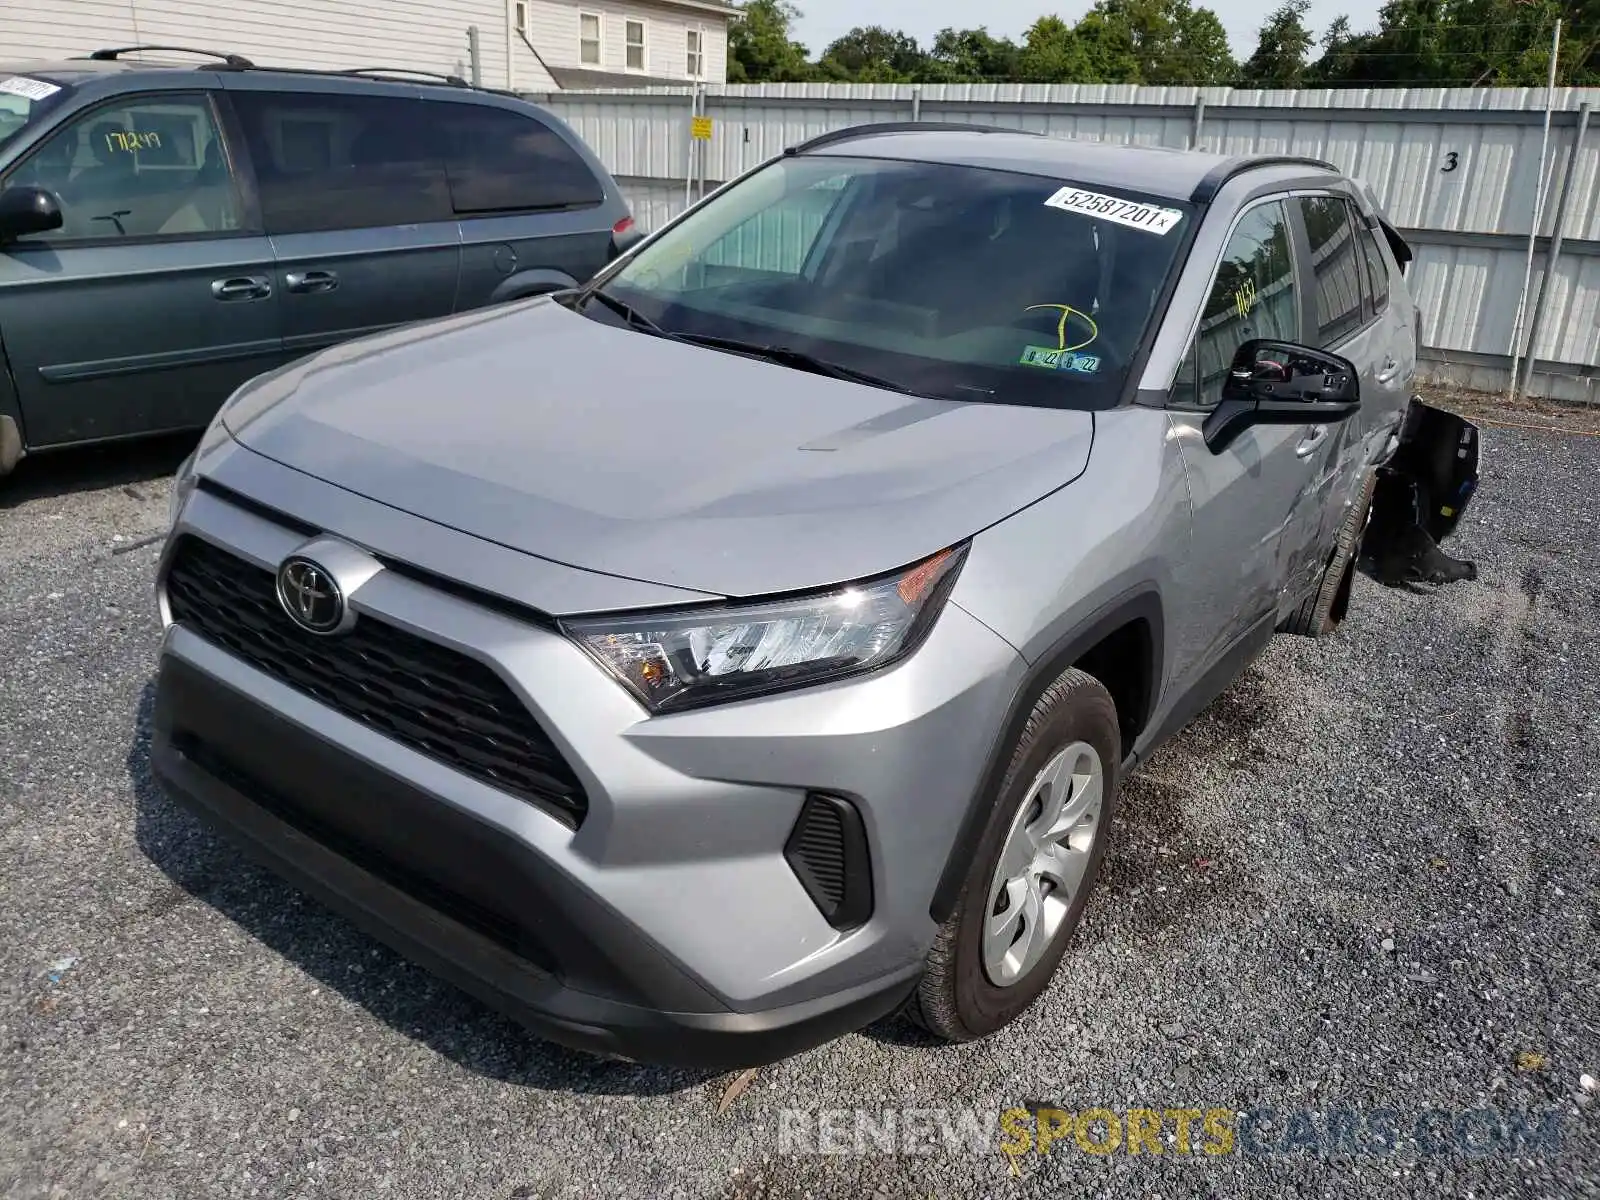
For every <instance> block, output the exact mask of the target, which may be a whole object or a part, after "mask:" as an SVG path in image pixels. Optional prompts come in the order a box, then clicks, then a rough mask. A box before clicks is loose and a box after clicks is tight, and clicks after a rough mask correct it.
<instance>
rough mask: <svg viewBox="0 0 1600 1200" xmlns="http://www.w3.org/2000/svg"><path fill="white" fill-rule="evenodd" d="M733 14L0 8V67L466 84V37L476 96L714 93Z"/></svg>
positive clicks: (422, 4)
mask: <svg viewBox="0 0 1600 1200" xmlns="http://www.w3.org/2000/svg"><path fill="white" fill-rule="evenodd" d="M734 12H735V10H734V8H733V7H732V6H731V5H730V4H728V3H724V2H723V0H228V3H225V4H222V3H203V2H197V0H16V2H14V3H13V2H11V0H0V62H8V61H9V62H17V61H19V60H26V59H36V58H65V57H72V56H75V55H83V54H87V53H89V51H91V50H95V49H99V48H101V47H105V46H131V45H167V46H190V47H200V48H203V49H207V50H218V51H229V52H232V53H235V54H242V55H244V56H245V57H246V58H248V59H250V60H251V61H253V62H255V63H258V64H259V65H261V66H264V67H266V66H284V67H312V68H320V69H338V68H343V67H390V68H405V69H407V70H412V71H433V72H439V73H443V74H450V75H460V76H462V77H463V78H471V77H472V75H473V57H472V53H471V49H470V47H471V45H472V43H473V41H474V40H475V41H476V44H477V68H478V81H479V82H481V83H482V84H483V85H484V86H486V87H498V88H508V89H511V90H514V91H521V92H546V91H555V90H563V89H570V88H590V87H629V86H635V85H644V84H664V83H673V84H680V85H681V84H684V83H688V82H690V81H694V80H704V81H705V82H708V83H721V82H723V81H724V80H725V79H726V78H727V63H728V20H729V18H730V17H731V16H732V15H733V14H734ZM473 29H475V30H476V31H477V33H476V38H475V39H474V38H473V37H472V35H471V34H470V33H469V30H473Z"/></svg>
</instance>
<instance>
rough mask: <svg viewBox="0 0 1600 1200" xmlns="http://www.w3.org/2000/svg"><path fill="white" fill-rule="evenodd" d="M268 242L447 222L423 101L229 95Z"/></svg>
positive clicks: (437, 150)
mask: <svg viewBox="0 0 1600 1200" xmlns="http://www.w3.org/2000/svg"><path fill="white" fill-rule="evenodd" d="M231 96H232V99H233V103H234V106H235V108H236V109H237V110H238V113H239V119H240V121H241V122H242V123H243V125H244V130H245V141H246V144H247V145H248V146H249V148H250V159H251V162H252V163H253V165H254V166H255V172H256V181H257V185H258V187H259V188H260V192H261V215H262V218H263V220H264V221H265V223H266V227H267V232H268V233H273V234H285V233H313V232H319V231H323V230H332V229H370V228H373V227H375V226H381V225H417V224H422V223H424V222H428V221H449V220H453V219H454V216H453V214H452V212H451V210H450V191H449V187H448V186H447V184H446V181H445V169H444V155H443V153H442V145H441V141H440V139H439V137H438V136H437V134H436V133H435V132H434V129H433V126H432V125H431V124H430V117H431V115H432V114H431V112H430V110H429V106H428V105H427V104H426V103H425V102H424V101H422V100H410V99H403V98H401V97H395V96H371V95H365V96H363V95H340V94H334V93H303V92H255V91H240V92H233V93H231Z"/></svg>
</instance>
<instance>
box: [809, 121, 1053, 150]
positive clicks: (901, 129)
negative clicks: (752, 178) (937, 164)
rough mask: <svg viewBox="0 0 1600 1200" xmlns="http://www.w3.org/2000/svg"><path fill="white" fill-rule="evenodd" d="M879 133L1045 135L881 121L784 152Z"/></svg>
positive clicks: (820, 136)
mask: <svg viewBox="0 0 1600 1200" xmlns="http://www.w3.org/2000/svg"><path fill="white" fill-rule="evenodd" d="M878 133H1025V134H1027V135H1028V136H1029V137H1044V136H1045V135H1044V134H1042V133H1035V132H1034V131H1033V130H1031V129H1008V128H1006V127H1005V126H1003V125H962V124H958V123H956V122H953V121H879V122H877V123H876V124H871V125H850V126H847V127H846V128H844V129H830V130H828V132H827V133H820V134H818V135H817V136H816V137H814V138H812V139H811V140H810V141H805V142H801V143H800V144H799V145H798V146H790V147H788V148H787V149H786V150H784V153H785V154H804V153H806V152H807V151H808V150H817V149H820V148H821V147H823V146H831V145H833V144H834V143H835V142H847V141H851V140H853V139H855V138H859V137H871V136H872V135H873V134H878Z"/></svg>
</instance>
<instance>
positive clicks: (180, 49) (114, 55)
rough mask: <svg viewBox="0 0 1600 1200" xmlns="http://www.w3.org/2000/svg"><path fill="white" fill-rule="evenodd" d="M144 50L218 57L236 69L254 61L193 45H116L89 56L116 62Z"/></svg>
mask: <svg viewBox="0 0 1600 1200" xmlns="http://www.w3.org/2000/svg"><path fill="white" fill-rule="evenodd" d="M146 50H161V51H165V52H167V53H169V54H198V55H200V56H201V57H202V58H215V59H220V60H221V61H222V62H224V63H226V64H227V65H228V66H230V67H232V68H234V69H235V70H238V71H248V70H249V69H250V68H251V67H254V66H255V63H253V62H251V61H250V60H249V59H248V58H246V57H245V56H244V55H242V54H228V53H224V52H223V51H220V50H198V49H196V48H195V47H193V46H117V47H114V48H112V49H107V50H96V51H95V52H94V53H93V54H91V55H89V58H90V59H91V60H92V61H94V62H116V61H117V59H119V58H120V57H121V56H122V55H124V54H138V53H141V52H143V51H146Z"/></svg>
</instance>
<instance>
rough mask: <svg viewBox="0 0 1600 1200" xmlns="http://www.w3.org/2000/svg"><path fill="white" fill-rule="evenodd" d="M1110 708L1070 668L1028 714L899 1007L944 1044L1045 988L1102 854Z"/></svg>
mask: <svg viewBox="0 0 1600 1200" xmlns="http://www.w3.org/2000/svg"><path fill="white" fill-rule="evenodd" d="M1120 751H1121V735H1120V733H1119V730H1118V725H1117V709H1116V705H1115V704H1114V703H1113V702H1112V699H1111V696H1110V693H1108V692H1107V691H1106V689H1105V688H1104V687H1103V686H1101V684H1100V683H1099V682H1098V681H1097V680H1095V679H1093V678H1091V677H1090V676H1088V675H1086V674H1084V673H1083V672H1082V671H1079V670H1077V669H1072V670H1068V671H1066V672H1065V673H1063V674H1062V675H1061V676H1060V677H1059V678H1058V679H1057V680H1056V681H1055V682H1054V683H1052V684H1051V685H1050V686H1049V687H1048V688H1047V689H1045V692H1044V694H1043V695H1042V696H1040V697H1039V700H1038V702H1037V703H1036V704H1035V705H1034V707H1033V711H1032V713H1031V714H1030V715H1029V718H1028V723H1027V725H1026V726H1025V727H1024V728H1023V731H1022V735H1021V737H1020V738H1019V739H1018V741H1017V745H1016V747H1015V748H1014V750H1013V752H1012V756H1011V763H1010V766H1009V768H1008V770H1007V772H1006V775H1005V778H1004V780H1003V781H1002V782H1001V785H1000V791H999V794H998V796H997V797H996V802H995V804H994V806H993V811H992V812H991V814H990V818H989V823H988V826H987V827H986V828H985V830H984V835H983V839H982V841H981V842H980V843H979V850H978V857H977V861H976V862H975V863H974V864H973V867H972V871H971V874H970V875H969V876H968V879H967V882H966V886H965V887H964V888H963V890H962V893H961V896H960V898H959V899H958V901H957V903H956V907H955V911H954V912H952V913H951V914H950V918H949V920H947V921H946V922H945V923H944V925H943V927H941V928H940V930H939V933H938V936H937V937H936V938H935V940H934V944H933V948H932V949H931V950H930V951H929V952H928V961H927V968H926V970H925V972H924V974H923V977H922V981H921V983H920V984H919V985H918V988H917V990H916V992H915V993H914V994H913V995H912V998H911V1000H910V1002H909V1003H908V1005H907V1010H906V1011H907V1015H908V1016H909V1017H910V1018H911V1019H912V1020H913V1021H915V1022H916V1023H917V1024H919V1025H921V1026H922V1027H923V1028H924V1029H927V1030H928V1031H929V1032H930V1033H934V1034H937V1035H938V1036H940V1037H942V1038H946V1039H948V1040H950V1041H957V1042H964V1041H970V1040H972V1039H974V1038H979V1037H983V1036H984V1035H986V1034H989V1033H992V1032H994V1031H995V1030H997V1029H999V1028H1000V1027H1001V1026H1003V1025H1006V1024H1008V1023H1009V1022H1011V1021H1013V1020H1015V1019H1016V1017H1017V1016H1019V1015H1020V1014H1021V1013H1022V1012H1023V1010H1025V1009H1026V1008H1027V1007H1028V1006H1029V1005H1030V1004H1032V1003H1033V1002H1034V1000H1036V999H1037V998H1038V997H1039V995H1040V993H1042V992H1043V991H1044V989H1045V988H1046V987H1047V986H1048V985H1049V983H1050V979H1051V977H1052V976H1053V975H1054V974H1055V970H1056V966H1057V964H1058V963H1059V962H1060V961H1061V957H1062V954H1063V953H1064V952H1065V950H1066V946H1067V942H1068V941H1069V940H1070V939H1071V937H1072V932H1073V930H1074V929H1076V928H1077V926H1078V923H1079V921H1080V920H1081V919H1082V916H1083V909H1084V905H1085V904H1087V902H1088V899H1089V892H1090V889H1091V888H1092V886H1093V884H1094V880H1095V877H1096V875H1098V873H1099V870H1100V862H1101V859H1102V858H1103V857H1104V855H1105V844H1106V836H1107V833H1108V830H1109V826H1110V819H1111V813H1112V809H1113V807H1114V804H1115V801H1116V795H1117V787H1118V783H1119V771H1120V763H1121V753H1120Z"/></svg>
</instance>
